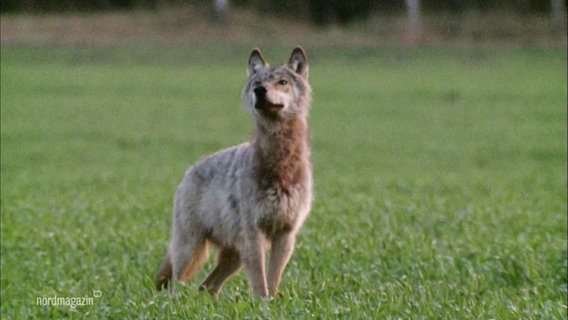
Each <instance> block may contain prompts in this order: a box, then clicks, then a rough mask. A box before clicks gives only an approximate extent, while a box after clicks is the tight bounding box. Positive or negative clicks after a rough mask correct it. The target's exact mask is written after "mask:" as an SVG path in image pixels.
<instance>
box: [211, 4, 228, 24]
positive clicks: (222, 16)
mask: <svg viewBox="0 0 568 320" xmlns="http://www.w3.org/2000/svg"><path fill="white" fill-rule="evenodd" d="M213 10H214V11H215V17H216V18H217V19H219V20H221V21H225V20H226V19H227V17H228V16H229V0H213Z"/></svg>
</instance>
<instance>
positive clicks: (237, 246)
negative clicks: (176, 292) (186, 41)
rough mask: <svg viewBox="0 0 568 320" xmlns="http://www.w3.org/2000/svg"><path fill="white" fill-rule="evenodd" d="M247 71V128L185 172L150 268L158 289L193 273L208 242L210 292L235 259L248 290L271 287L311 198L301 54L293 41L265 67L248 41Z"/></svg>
mask: <svg viewBox="0 0 568 320" xmlns="http://www.w3.org/2000/svg"><path fill="white" fill-rule="evenodd" d="M247 76H248V78H247V81H246V84H245V86H244V89H243V100H244V106H245V108H246V109H247V110H248V111H249V113H250V114H251V116H252V119H253V122H254V125H255V131H254V135H253V137H252V139H251V141H250V142H246V143H243V144H240V145H237V146H234V147H231V148H228V149H224V150H222V151H219V152H217V153H214V154H212V155H210V156H207V157H205V158H203V159H201V160H199V161H198V162H196V163H195V164H193V165H192V166H191V167H189V169H188V170H187V171H186V172H185V175H184V177H183V179H182V181H181V183H180V184H179V186H178V188H177V190H176V193H175V197H174V209H173V219H172V220H173V222H172V229H171V232H172V236H171V240H170V243H169V247H168V249H167V252H166V254H165V257H164V259H163V261H162V263H161V265H160V267H159V268H158V271H157V272H156V288H157V289H158V290H161V289H164V288H168V287H169V290H172V289H171V288H172V287H173V286H172V284H173V283H172V282H173V281H180V282H181V281H184V280H186V279H189V278H191V277H193V276H194V275H195V274H196V273H197V271H198V270H199V269H200V268H201V267H202V265H203V263H204V262H205V261H206V260H207V257H208V246H209V245H213V246H214V247H216V248H217V249H218V252H217V258H216V263H215V267H214V269H213V271H211V273H210V274H209V275H208V276H207V278H206V279H205V281H203V283H201V285H200V286H199V290H207V291H209V292H211V293H212V294H217V293H218V292H219V291H220V289H221V286H222V284H223V282H224V281H225V280H226V279H227V278H229V277H230V276H231V275H233V274H234V273H235V272H237V271H238V270H240V268H241V266H242V267H244V269H245V271H246V274H247V277H248V280H249V285H250V289H251V291H252V293H253V294H256V295H258V296H260V297H263V298H270V297H274V296H275V295H276V294H277V290H278V285H279V283H280V280H281V275H282V272H283V270H284V268H285V266H286V264H287V263H288V260H289V259H290V256H291V255H292V251H293V250H294V244H295V239H296V234H297V233H298V230H299V229H300V227H301V226H302V224H303V222H304V220H305V219H306V217H307V216H308V214H309V212H310V209H311V203H312V169H311V164H310V148H309V141H308V140H309V138H308V122H307V118H308V111H309V108H310V104H311V92H312V90H311V87H310V85H309V83H308V59H307V56H306V54H305V52H304V50H303V49H302V48H301V47H296V48H294V49H293V51H292V54H291V55H290V58H289V61H288V63H287V64H282V65H279V66H275V67H271V66H270V65H269V64H268V63H266V62H265V60H264V58H263V57H262V55H261V53H260V50H259V49H256V48H255V49H253V50H252V52H251V54H250V57H249V60H248V67H247ZM268 247H270V261H269V263H268V270H267V271H268V272H266V271H265V257H264V254H265V249H267V248H268ZM170 292H173V291H170Z"/></svg>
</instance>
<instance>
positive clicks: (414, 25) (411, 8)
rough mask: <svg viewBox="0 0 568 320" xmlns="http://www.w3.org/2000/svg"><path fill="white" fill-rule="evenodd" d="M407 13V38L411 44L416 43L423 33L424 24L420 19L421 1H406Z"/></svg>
mask: <svg viewBox="0 0 568 320" xmlns="http://www.w3.org/2000/svg"><path fill="white" fill-rule="evenodd" d="M404 3H405V5H406V12H407V18H408V20H407V30H406V37H407V40H408V41H409V42H412V43H414V42H416V41H418V40H419V39H420V36H421V33H422V23H421V19H420V0H404Z"/></svg>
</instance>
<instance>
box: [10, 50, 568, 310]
mask: <svg viewBox="0 0 568 320" xmlns="http://www.w3.org/2000/svg"><path fill="white" fill-rule="evenodd" d="M289 50H290V48H286V49H284V48H272V49H271V50H267V51H268V52H267V53H266V57H267V58H268V60H269V61H273V62H277V61H283V60H285V58H287V55H288V54H289ZM307 52H308V54H309V55H310V59H311V60H310V61H311V65H310V71H311V74H310V80H311V83H312V86H313V90H314V103H313V106H312V111H311V115H310V125H311V137H312V147H313V162H314V171H315V188H316V193H317V195H316V201H315V203H314V207H313V211H312V214H311V216H310V217H309V219H308V220H307V221H306V224H305V225H304V227H303V229H302V231H301V233H300V234H299V236H298V241H297V247H296V251H295V253H294V255H293V257H292V260H291V261H290V263H289V265H288V267H287V269H286V270H285V273H284V277H283V283H282V285H281V288H280V291H281V293H280V295H279V296H278V297H277V298H275V299H274V300H271V301H260V300H257V299H253V298H251V297H250V296H249V293H248V287H247V286H248V283H247V280H246V277H245V276H244V273H243V272H241V273H239V274H238V275H237V276H235V277H233V278H231V279H230V280H229V281H228V282H227V283H226V284H225V286H224V287H223V290H222V292H221V294H220V295H219V296H218V297H211V296H209V295H207V294H203V293H199V292H197V290H196V285H197V283H199V282H200V280H202V279H203V277H204V276H205V271H203V272H202V273H200V274H199V275H198V276H197V279H195V280H194V281H192V282H190V283H188V285H187V288H185V289H183V290H181V292H180V295H179V297H176V298H170V297H168V296H167V295H165V294H163V293H157V292H155V291H154V290H153V283H152V282H153V281H152V275H153V273H154V272H155V269H156V268H157V266H158V264H159V261H160V259H161V258H162V255H163V253H164V251H165V248H166V245H167V241H168V237H169V225H170V211H171V202H172V195H173V192H174V190H175V187H176V185H177V183H178V181H179V180H180V179H181V176H182V174H183V171H184V170H185V168H186V167H187V166H188V165H190V164H191V163H192V162H193V161H195V160H196V159H198V158H199V157H201V156H202V155H205V154H208V153H211V152H214V151H216V150H218V149H220V148H224V147H227V146H231V145H233V144H236V143H239V142H242V141H243V140H245V139H247V138H248V137H250V135H251V132H252V125H251V122H250V120H249V118H248V115H247V114H246V112H245V111H244V110H243V109H242V108H241V97H240V91H241V87H242V85H243V83H244V78H245V64H246V59H247V57H248V53H249V48H245V47H224V46H212V47H171V48H143V47H131V48H128V47H117V48H111V47H49V46H43V47H31V46H30V47H25V46H6V45H4V46H3V47H2V64H1V68H2V70H1V83H2V91H1V99H2V101H1V102H2V108H1V124H2V127H1V134H2V135H1V138H2V149H1V151H2V172H1V174H2V176H1V177H2V189H1V196H2V197H1V209H2V225H1V228H2V229H1V231H2V233H1V240H2V241H1V265H2V270H1V271H2V272H1V296H2V299H1V300H0V301H1V309H0V316H1V318H2V319H26V318H38V319H60V318H75V319H82V318H85V317H87V318H101V319H104V318H107V319H121V318H128V319H149V318H156V319H177V318H179V317H180V315H181V316H182V318H183V317H185V318H195V319H202V318H208V317H210V318H212V319H240V318H245V319H306V318H316V319H368V318H375V319H564V318H565V317H566V311H567V309H566V293H567V292H566V280H567V279H566V261H567V257H566V232H567V228H566V209H567V208H566V201H567V199H566V189H567V188H566V179H567V176H566V133H567V132H566V116H567V114H566V51H565V50H556V49H549V50H546V49H514V50H513V49H510V50H505V49H452V48H423V49H392V48H377V49H360V48H332V47H328V48H309V47H308V48H307ZM210 267H211V262H210V263H209V264H208V265H207V266H206V268H210ZM93 290H98V291H100V292H101V294H102V295H101V297H97V298H94V299H93V302H94V303H93V305H90V306H77V307H76V308H75V309H73V308H70V307H68V306H38V305H37V303H36V302H37V301H36V299H37V298H41V297H53V296H58V297H84V296H92V291H93Z"/></svg>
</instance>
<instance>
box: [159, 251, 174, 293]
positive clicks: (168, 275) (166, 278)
mask: <svg viewBox="0 0 568 320" xmlns="http://www.w3.org/2000/svg"><path fill="white" fill-rule="evenodd" d="M171 280H172V262H171V260H170V255H169V253H166V256H165V257H164V259H163V260H162V263H161V264H160V267H159V268H158V271H156V289H157V290H162V289H165V288H167V287H168V284H169V283H170V281H171Z"/></svg>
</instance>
